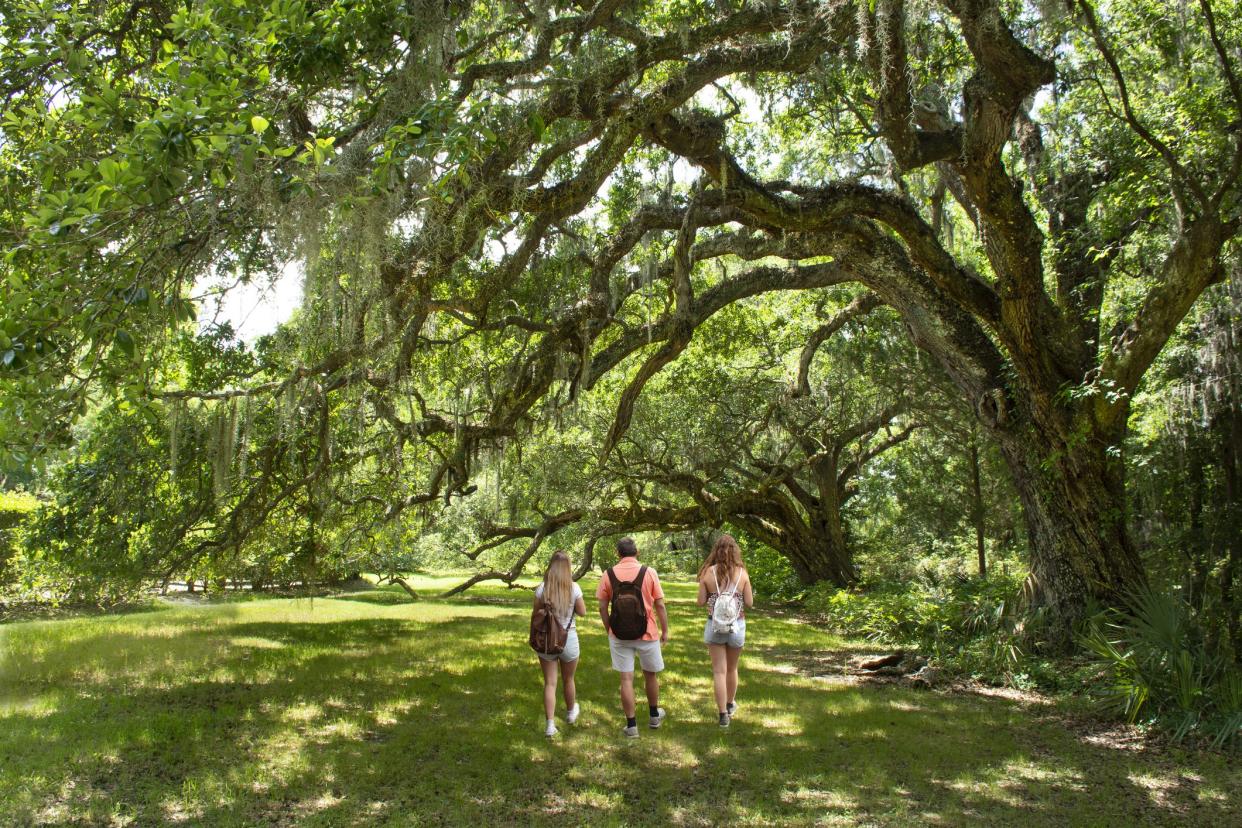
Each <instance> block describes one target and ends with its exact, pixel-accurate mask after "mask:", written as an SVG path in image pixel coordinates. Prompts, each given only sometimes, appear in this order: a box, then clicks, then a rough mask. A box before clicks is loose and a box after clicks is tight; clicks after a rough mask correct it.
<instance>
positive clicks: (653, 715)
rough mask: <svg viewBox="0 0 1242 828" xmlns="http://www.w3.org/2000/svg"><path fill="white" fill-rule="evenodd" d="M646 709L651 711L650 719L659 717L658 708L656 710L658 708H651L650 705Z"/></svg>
mask: <svg viewBox="0 0 1242 828" xmlns="http://www.w3.org/2000/svg"><path fill="white" fill-rule="evenodd" d="M647 709H648V710H650V711H651V718H653V719H654V718H655V717H656V716H659V715H660V708H658V707H653V706H651V705H647Z"/></svg>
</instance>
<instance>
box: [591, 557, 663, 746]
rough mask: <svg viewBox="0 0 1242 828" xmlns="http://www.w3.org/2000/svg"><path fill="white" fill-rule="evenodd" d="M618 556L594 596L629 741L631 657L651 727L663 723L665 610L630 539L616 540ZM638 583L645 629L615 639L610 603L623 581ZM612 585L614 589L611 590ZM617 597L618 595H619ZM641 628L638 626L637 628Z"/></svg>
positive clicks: (655, 581)
mask: <svg viewBox="0 0 1242 828" xmlns="http://www.w3.org/2000/svg"><path fill="white" fill-rule="evenodd" d="M617 557H618V558H620V560H619V561H618V562H617V564H616V565H615V566H613V567H612V569H610V570H607V571H606V572H605V573H604V577H602V578H600V580H599V589H597V590H596V591H595V597H596V598H598V599H599V617H600V619H601V620H602V621H603V622H604V631H605V632H607V633H608V649H609V652H611V654H612V669H614V670H616V671H617V672H618V673H620V674H621V710H622V711H623V712H624V713H625V729H624V730H623V731H622V732H623V733H624V734H625V735H626V736H628V737H629V738H631V739H636V738H638V722H637V720H636V719H635V716H634V713H635V709H634V708H635V703H634V657H635V656H638V661H639V664H640V665H641V666H642V669H643V680H644V683H645V684H646V686H647V707H648V712H649V713H650V716H651V718H650V721H649V722H648V724H649V726H650V727H653V728H656V727H659V726H660V725H661V724H662V723H663V722H664V708H662V707H660V671H661V670H663V669H664V658H663V656H662V655H661V653H660V645H662V644H667V643H668V610H667V609H666V608H665V606H664V590H663V589H662V588H661V587H660V576H659V575H657V574H656V571H655V570H654V569H652V568H651V567H647V566H641V565H640V564H639V563H638V546H637V544H635V543H634V539H633V538H622V539H621V540H619V541H617ZM635 581H640V584H639V586H640V587H641V592H642V602H643V607H644V609H645V610H646V615H647V629H646V632H644V633H643V634H642V635H641V636H640V637H638V638H635V639H633V640H623V639H620V638H618V637H617V636H616V634H615V632H616V631H614V630H613V629H612V623H611V621H610V617H609V611H608V610H609V603H610V602H611V601H612V599H613V596H614V593H617V592H628V591H630V588H629V587H628V586H621V584H622V583H623V582H631V583H632V582H635ZM614 583H615V584H616V585H617V587H618V588H617V589H614ZM618 597H620V596H618ZM657 619H658V620H659V622H660V631H659V634H657V633H656V621H657ZM639 629H641V627H639Z"/></svg>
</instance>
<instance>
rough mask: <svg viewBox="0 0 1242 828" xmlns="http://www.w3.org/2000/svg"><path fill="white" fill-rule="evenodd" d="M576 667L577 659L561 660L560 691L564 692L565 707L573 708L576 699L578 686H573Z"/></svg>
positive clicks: (567, 708)
mask: <svg viewBox="0 0 1242 828" xmlns="http://www.w3.org/2000/svg"><path fill="white" fill-rule="evenodd" d="M577 669H578V659H576V658H575V659H574V660H573V661H562V662H561V691H562V692H563V693H564V694H565V709H566V710H573V709H574V702H576V701H577V700H578V688H577V687H575V686H574V671H575V670H577Z"/></svg>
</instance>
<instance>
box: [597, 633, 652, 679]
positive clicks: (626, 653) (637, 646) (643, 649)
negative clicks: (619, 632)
mask: <svg viewBox="0 0 1242 828" xmlns="http://www.w3.org/2000/svg"><path fill="white" fill-rule="evenodd" d="M608 652H610V653H612V669H614V670H616V671H617V672H618V673H632V672H634V656H636V655H637V656H638V663H639V664H640V665H641V666H642V668H643V672H646V673H658V672H660V671H661V670H663V669H664V656H663V655H661V654H660V642H659V640H656V641H618V640H617V639H615V638H613V637H612V636H611V635H610V636H608Z"/></svg>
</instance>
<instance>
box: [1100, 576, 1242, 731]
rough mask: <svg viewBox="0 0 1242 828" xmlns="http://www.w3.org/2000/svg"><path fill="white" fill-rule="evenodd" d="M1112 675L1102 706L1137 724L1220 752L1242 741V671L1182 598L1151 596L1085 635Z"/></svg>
mask: <svg viewBox="0 0 1242 828" xmlns="http://www.w3.org/2000/svg"><path fill="white" fill-rule="evenodd" d="M1083 643H1084V644H1085V646H1086V647H1087V649H1088V650H1090V651H1091V653H1093V654H1094V656H1095V665H1096V667H1098V668H1099V669H1100V671H1101V672H1102V673H1103V674H1104V675H1105V676H1107V678H1106V679H1105V680H1104V681H1103V683H1102V684H1101V685H1100V686H1099V688H1098V689H1097V691H1096V697H1097V698H1098V700H1099V701H1100V703H1101V704H1102V706H1103V707H1104V708H1105V709H1107V710H1110V711H1114V712H1117V713H1120V714H1121V715H1124V716H1125V717H1126V719H1127V720H1129V721H1130V722H1140V721H1142V722H1147V723H1150V724H1155V725H1157V726H1160V727H1163V728H1166V729H1168V730H1169V731H1170V732H1171V733H1172V735H1173V738H1174V740H1175V741H1180V740H1182V739H1183V738H1185V737H1186V736H1187V735H1188V734H1190V733H1200V734H1203V735H1205V736H1207V737H1209V738H1210V739H1211V740H1212V742H1213V744H1214V745H1216V746H1218V747H1219V746H1221V745H1223V744H1225V743H1227V742H1231V741H1234V742H1236V741H1237V740H1238V737H1239V736H1240V735H1242V670H1239V668H1238V665H1237V664H1236V663H1234V662H1233V660H1232V659H1231V658H1230V656H1229V654H1228V652H1227V650H1226V648H1225V647H1223V646H1220V645H1219V644H1218V643H1216V642H1214V641H1213V640H1212V639H1211V638H1210V637H1209V636H1208V635H1206V630H1205V629H1204V626H1203V624H1202V623H1201V622H1200V619H1199V618H1198V617H1197V616H1196V615H1195V613H1194V610H1193V608H1192V607H1191V606H1190V604H1189V603H1187V602H1186V601H1185V600H1183V599H1182V598H1181V597H1180V596H1179V595H1176V594H1173V593H1170V592H1157V591H1154V590H1147V591H1145V592H1143V593H1141V594H1139V595H1138V596H1137V597H1136V598H1135V600H1134V603H1133V606H1132V608H1131V609H1130V610H1129V611H1128V612H1111V613H1102V614H1100V615H1098V616H1097V617H1096V618H1095V620H1094V621H1093V623H1092V624H1091V626H1090V628H1089V629H1088V632H1087V633H1086V635H1085V636H1084V637H1083Z"/></svg>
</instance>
